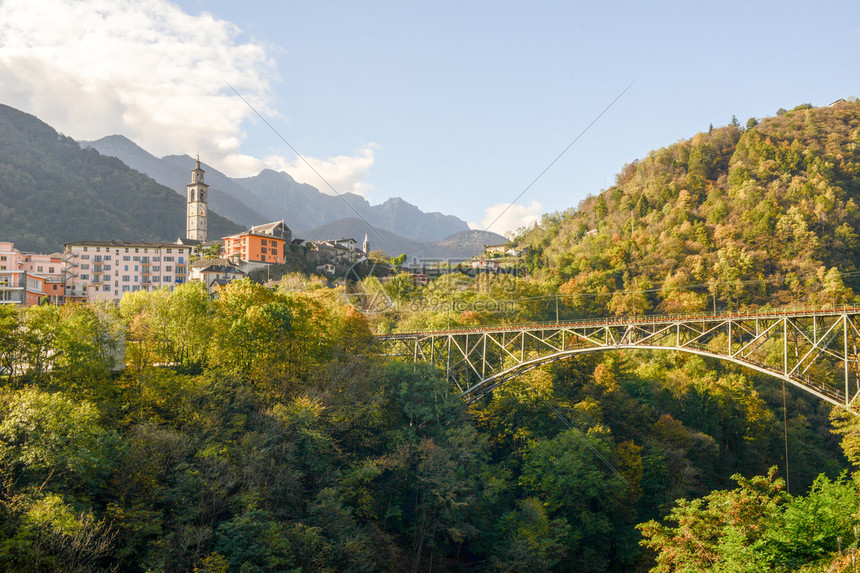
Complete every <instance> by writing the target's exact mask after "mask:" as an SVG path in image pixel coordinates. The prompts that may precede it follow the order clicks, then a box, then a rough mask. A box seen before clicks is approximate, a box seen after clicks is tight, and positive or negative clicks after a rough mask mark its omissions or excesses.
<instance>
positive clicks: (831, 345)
mask: <svg viewBox="0 0 860 573" xmlns="http://www.w3.org/2000/svg"><path fill="white" fill-rule="evenodd" d="M858 339H860V310H856V309H847V310H838V311H837V310H829V311H804V312H798V313H770V314H762V313H760V314H748V315H736V316H704V317H696V318H690V317H681V318H672V317H646V318H643V319H634V320H621V319H619V320H603V321H579V322H573V323H565V324H551V325H530V326H517V327H494V328H477V329H464V330H451V331H441V332H422V333H404V334H392V335H384V336H379V337H377V340H378V342H379V343H380V344H381V346H382V350H383V353H384V354H387V355H390V356H400V357H403V358H407V359H411V360H414V361H423V362H428V363H430V364H433V365H435V366H437V367H439V368H440V369H442V370H443V371H444V372H446V375H447V377H448V379H449V380H451V381H452V382H453V383H454V384H456V386H457V388H458V390H459V391H460V393H461V394H462V396H463V398H464V399H466V400H467V401H468V402H473V401H475V400H477V399H479V398H480V397H481V396H484V395H485V394H487V393H488V392H490V391H492V390H493V389H494V388H496V387H498V386H499V385H500V384H503V383H504V382H505V381H507V380H510V379H511V378H514V377H515V376H518V375H520V374H523V373H524V372H527V371H529V370H531V369H533V368H536V367H538V366H540V365H542V364H546V363H549V362H552V361H555V360H560V359H564V358H566V357H569V356H572V355H575V354H581V353H585V352H600V351H610V350H622V349H643V350H671V351H679V352H688V353H692V354H698V355H700V356H708V357H712V358H717V359H720V360H725V361H728V362H733V363H735V364H740V365H742V366H745V367H747V368H751V369H753V370H757V371H759V372H762V373H765V374H768V375H770V376H773V377H775V378H779V379H781V380H784V381H785V382H788V383H789V384H793V385H794V386H797V387H798V388H801V389H803V390H805V391H806V392H809V393H811V394H813V395H815V396H817V397H818V398H821V399H822V400H825V401H827V402H830V403H831V404H834V405H836V406H840V407H843V408H847V409H849V410H852V411H854V406H855V403H857V402H856V401H857V399H858V396H860V356H858Z"/></svg>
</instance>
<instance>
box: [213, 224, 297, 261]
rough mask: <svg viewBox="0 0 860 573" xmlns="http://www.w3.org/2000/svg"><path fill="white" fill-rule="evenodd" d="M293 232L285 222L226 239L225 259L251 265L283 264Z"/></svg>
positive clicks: (254, 228)
mask: <svg viewBox="0 0 860 573" xmlns="http://www.w3.org/2000/svg"><path fill="white" fill-rule="evenodd" d="M291 237H292V231H290V229H289V227H287V226H286V225H285V224H284V222H283V221H277V222H275V223H267V224H265V225H258V226H256V227H251V229H250V230H248V231H246V232H244V233H239V234H238V235H230V236H229V237H224V257H225V258H227V259H238V260H240V261H244V262H251V263H283V262H284V256H285V254H286V251H287V245H288V244H289V242H290V238H291Z"/></svg>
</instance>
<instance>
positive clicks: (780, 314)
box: [377, 304, 860, 339]
mask: <svg viewBox="0 0 860 573" xmlns="http://www.w3.org/2000/svg"><path fill="white" fill-rule="evenodd" d="M840 314H860V305H857V304H838V305H829V306H822V307H815V308H810V307H782V308H779V309H756V310H738V311H732V312H697V313H688V314H647V315H623V316H615V317H600V318H575V319H571V320H560V321H555V320H548V321H530V322H523V323H517V324H510V323H497V324H483V325H477V326H469V327H455V328H444V329H431V330H420V331H404V332H392V333H389V334H381V335H377V338H380V339H385V338H398V337H412V336H416V335H432V334H469V333H472V332H484V331H503V330H522V329H535V328H537V329H540V328H557V327H561V328H564V327H572V328H580V327H587V326H621V325H637V324H660V323H671V322H697V321H704V322H714V321H720V320H747V319H779V318H785V317H792V318H802V317H811V316H834V315H840Z"/></svg>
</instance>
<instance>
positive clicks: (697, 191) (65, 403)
mask: <svg viewBox="0 0 860 573" xmlns="http://www.w3.org/2000/svg"><path fill="white" fill-rule="evenodd" d="M858 114H860V106H858V105H857V104H853V103H850V102H846V103H843V104H839V105H837V106H835V107H832V108H827V109H810V108H806V107H801V108H798V109H795V110H792V111H790V112H786V113H785V114H782V115H779V116H777V117H774V118H768V119H764V120H762V121H761V122H760V123H758V124H757V125H753V124H754V123H755V122H754V121H751V122H749V123H748V125H747V127H745V128H744V129H741V128H740V127H739V126H728V127H724V128H717V129H713V130H712V131H711V133H709V134H704V133H703V134H699V135H697V136H695V137H694V138H693V139H691V140H690V141H682V142H679V143H677V144H675V145H673V146H670V147H669V148H667V149H662V150H658V151H655V152H654V153H652V154H651V155H649V156H648V157H647V158H645V159H643V160H641V161H639V162H637V163H634V164H631V165H630V166H628V167H626V168H625V169H624V171H623V172H622V174H621V175H619V178H618V184H617V185H616V186H614V187H613V188H611V189H608V190H606V191H605V192H603V193H601V194H600V195H599V196H597V197H592V198H589V199H588V200H586V201H585V202H584V203H583V204H582V205H580V206H579V207H578V208H576V209H572V210H570V211H569V212H566V213H563V214H556V215H551V216H547V217H545V218H544V219H543V221H541V223H540V225H538V226H537V227H536V228H535V229H530V230H528V231H527V232H524V233H523V234H522V235H521V236H520V237H518V238H517V242H518V243H519V244H520V245H521V246H529V247H530V251H529V254H528V255H526V264H528V265H529V267H530V269H529V270H530V273H529V274H528V276H523V275H520V276H516V275H513V274H498V275H496V274H485V275H479V276H478V277H476V278H470V277H468V276H465V275H461V274H457V273H454V274H449V275H445V276H442V277H440V278H438V279H436V280H433V281H431V282H430V283H429V284H428V285H426V286H418V285H416V284H415V282H414V281H413V280H412V278H411V277H410V276H409V275H406V274H401V275H399V276H395V277H393V278H392V279H391V280H386V281H380V280H379V279H378V278H375V277H374V276H368V278H366V279H364V280H363V281H360V282H355V283H350V284H347V285H345V286H339V287H337V288H330V287H329V286H328V285H327V284H326V283H325V282H323V281H322V280H320V279H315V278H313V277H307V276H304V275H287V276H284V277H282V278H280V280H279V281H278V282H277V283H276V284H269V285H267V286H263V285H259V284H255V283H253V282H251V281H249V280H243V281H240V282H234V283H231V284H230V285H229V286H228V287H226V288H225V289H224V290H222V291H221V292H220V293H219V295H218V297H217V298H214V299H212V298H210V297H209V296H208V295H207V293H206V291H205V288H204V287H202V286H201V285H199V284H185V285H180V286H179V287H177V288H176V290H174V291H173V292H169V291H166V290H161V291H155V292H137V293H130V294H128V295H127V296H126V297H125V298H124V299H123V300H122V302H121V304H120V305H119V307H118V308H115V307H113V306H100V305H68V306H65V307H60V308H57V307H50V306H39V307H32V308H29V309H13V308H9V307H0V372H2V387H1V388H0V478H2V480H0V488H2V489H0V568H2V569H4V570H18V571H41V570H67V571H97V570H122V571H201V572H202V571H212V572H214V571H299V570H301V571H413V572H414V571H427V572H429V571H465V570H470V571H523V570H531V571H584V572H604V571H642V572H644V571H656V572H674V571H679V572H680V571H685V572H687V571H690V572H692V571H751V572H752V571H794V570H803V571H807V572H822V573H823V572H824V571H830V570H833V571H852V570H853V565H852V561H851V558H852V557H853V555H854V553H853V552H854V551H856V549H857V544H858V533H857V532H858V531H860V513H858V507H860V502H858V500H860V497H858V479H857V475H858V474H857V473H856V472H857V471H858V468H860V454H858V452H860V421H858V420H860V419H858V418H856V417H854V416H853V415H851V414H845V413H841V412H839V411H831V407H830V406H829V405H828V404H826V403H825V402H823V401H821V400H818V399H817V398H815V397H812V396H810V395H808V394H805V393H803V392H801V391H799V390H796V389H793V388H792V387H790V386H789V387H785V386H782V385H781V384H780V383H779V382H778V381H775V380H774V379H771V378H769V377H766V376H763V375H760V374H756V373H755V372H752V371H749V370H746V369H744V368H741V367H739V366H735V365H731V364H727V363H721V362H717V361H712V360H710V359H705V358H702V357H699V356H692V355H687V354H682V353H675V352H663V353H657V352H653V353H649V352H645V351H625V352H609V353H605V354H585V355H578V356H576V357H574V358H570V359H568V360H565V361H559V362H555V363H553V364H550V365H546V366H543V367H540V368H537V369H534V370H532V371H530V372H528V373H526V374H524V375H522V376H520V377H519V378H517V379H514V380H511V381H508V382H506V383H505V384H504V385H502V386H500V387H499V388H497V389H496V390H495V391H494V392H493V393H492V395H491V396H488V397H486V398H484V399H482V400H481V401H479V402H477V403H475V404H473V405H471V406H469V407H466V406H465V405H464V403H463V402H462V401H461V400H460V398H459V396H458V393H457V391H456V388H454V387H453V385H452V384H451V383H450V382H448V381H446V380H444V373H441V374H440V373H439V372H437V371H434V370H431V369H429V368H428V367H426V366H422V365H415V364H412V363H407V362H401V361H398V360H388V359H383V358H382V357H379V356H377V355H376V352H374V350H373V346H372V334H373V333H374V332H390V331H408V330H413V329H430V328H446V327H448V326H452V327H453V326H467V325H479V324H486V323H516V322H523V321H544V320H554V319H555V318H556V313H558V316H559V317H560V318H561V319H566V318H577V317H582V316H589V315H595V314H603V313H617V314H633V313H640V312H683V311H686V310H689V311H694V310H695V311H700V310H703V309H710V308H713V306H714V305H716V306H717V308H718V310H722V309H727V308H729V309H735V308H742V307H744V306H754V305H772V306H774V307H777V306H784V305H790V304H794V303H796V302H799V303H803V304H829V303H831V302H833V301H837V302H845V301H854V300H855V294H854V290H853V286H854V285H855V282H854V275H853V274H852V273H854V272H855V270H856V269H855V266H854V265H855V263H856V254H857V249H858V248H860V247H858V245H857V240H856V232H857V222H858V221H857V216H858V215H857V213H856V210H857V208H856V205H855V202H856V201H857V199H856V198H855V194H856V193H857V191H858V187H857V186H856V182H855V177H854V173H855V171H854V169H855V163H856V159H857V156H856V155H855V151H854V149H855V148H854V144H853V142H854V141H860V132H858V131H857V130H858V129H860V121H858V118H860V115H858ZM694 158H697V159H694ZM751 212H754V213H755V215H750V213H751ZM755 225H759V227H758V230H756V228H755ZM117 357H121V359H122V361H123V366H124V367H123V368H121V369H116V368H115V367H116V366H117V363H116V360H117ZM840 550H841V551H842V552H844V553H845V554H844V555H840Z"/></svg>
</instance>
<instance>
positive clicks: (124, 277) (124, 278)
mask: <svg viewBox="0 0 860 573" xmlns="http://www.w3.org/2000/svg"><path fill="white" fill-rule="evenodd" d="M130 280H131V278H130V277H129V276H128V275H122V282H124V283H127V282H128V281H130Z"/></svg>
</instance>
